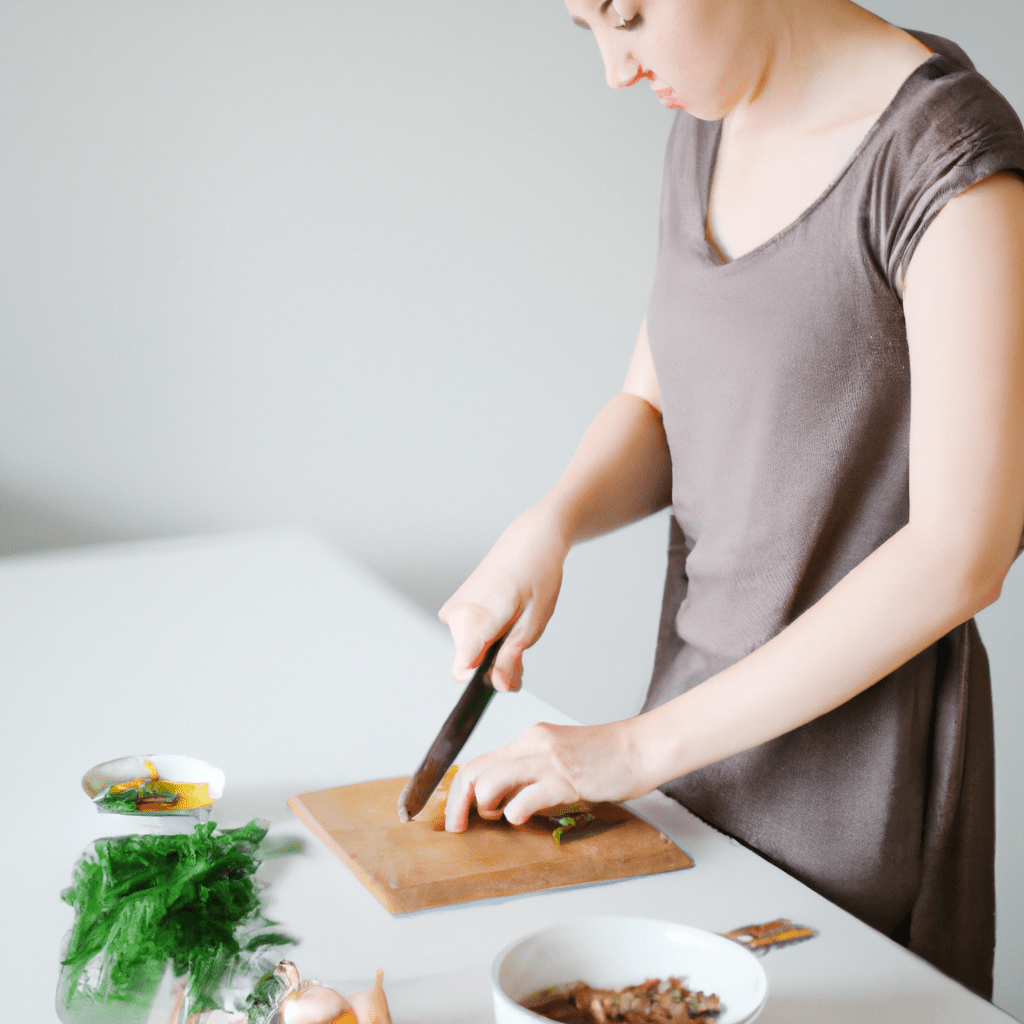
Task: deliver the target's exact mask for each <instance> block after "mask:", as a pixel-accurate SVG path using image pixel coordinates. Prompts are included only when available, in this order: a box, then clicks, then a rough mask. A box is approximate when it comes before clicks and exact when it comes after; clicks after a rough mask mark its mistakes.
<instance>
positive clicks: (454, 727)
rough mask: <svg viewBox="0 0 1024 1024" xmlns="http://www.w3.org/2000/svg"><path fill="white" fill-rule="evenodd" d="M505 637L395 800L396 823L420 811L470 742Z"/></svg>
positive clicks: (482, 664) (489, 653)
mask: <svg viewBox="0 0 1024 1024" xmlns="http://www.w3.org/2000/svg"><path fill="white" fill-rule="evenodd" d="M507 636H508V633H503V634H502V635H501V636H499V637H498V639H497V640H495V641H494V643H492V644H491V646H490V647H488V648H487V651H486V653H485V654H484V656H483V660H482V661H481V662H480V666H479V667H478V668H477V670H476V671H475V672H474V673H473V678H472V679H471V680H470V681H469V682H468V683H467V684H466V688H465V689H464V690H463V691H462V695H461V696H460V697H459V699H458V702H457V703H456V705H455V707H454V708H453V709H452V713H451V714H450V715H449V716H448V718H447V720H446V721H445V723H444V725H442V726H441V731H440V732H439V733H438V734H437V739H436V740H434V742H433V743H432V744H431V747H430V749H429V750H428V751H427V756H426V757H425V758H423V762H422V764H421V765H420V766H419V768H417V769H416V773H415V774H414V775H413V777H412V778H411V779H410V780H409V781H408V783H406V786H405V789H403V790H402V793H401V795H400V796H399V797H398V817H399V820H401V821H409V820H410V819H411V818H413V817H415V816H416V815H417V814H419V813H420V811H422V810H423V808H424V807H425V806H426V804H427V801H428V800H429V799H430V795H431V793H433V792H434V790H435V789H437V785H438V783H439V782H440V781H441V779H442V778H443V776H444V773H445V772H446V771H448V769H449V768H450V767H451V765H452V762H453V761H454V760H455V758H457V757H458V756H459V751H460V750H461V749H462V748H463V747H464V746H465V745H466V740H468V739H469V734H470V733H471V732H472V731H473V729H474V728H475V727H476V723H477V722H479V721H480V716H481V715H482V714H483V713H484V711H486V710H487V705H488V704H490V702H491V698H492V697H493V696H494V694H495V693H496V692H497V691H496V690H495V689H494V687H493V686H492V685H491V666H492V665H493V664H494V657H495V655H496V654H497V653H498V648H499V647H501V645H502V643H504V641H505V637H507Z"/></svg>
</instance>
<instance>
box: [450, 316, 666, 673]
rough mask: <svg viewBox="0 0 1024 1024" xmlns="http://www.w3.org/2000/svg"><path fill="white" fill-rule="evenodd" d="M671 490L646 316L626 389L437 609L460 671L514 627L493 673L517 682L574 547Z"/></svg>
mask: <svg viewBox="0 0 1024 1024" xmlns="http://www.w3.org/2000/svg"><path fill="white" fill-rule="evenodd" d="M671 493H672V467H671V462H670V459H669V453H668V444H667V443H666V441H665V431H664V429H663V428H662V423H661V394H660V392H659V390H658V380H657V376H656V374H655V371H654V361H653V359H652V358H651V349H650V344H649V342H648V340H647V321H646V320H644V322H643V324H641V326H640V333H639V336H638V337H637V341H636V347H635V348H634V351H633V358H632V360H631V362H630V365H629V370H628V372H627V374H626V380H625V383H624V384H623V388H622V391H621V392H620V393H619V394H617V395H616V396H615V397H614V398H613V399H612V400H611V401H610V402H608V404H607V405H605V407H604V408H603V409H602V410H601V411H600V412H599V413H598V414H597V416H596V417H595V419H594V421H593V422H592V423H591V424H590V426H589V427H588V428H587V431H586V433H585V434H584V435H583V439H582V441H581V442H580V446H579V448H578V449H577V450H576V454H575V455H574V456H573V458H572V461H571V462H570V463H569V466H568V468H567V469H566V471H565V472H564V473H563V474H562V477H561V479H560V480H559V481H558V483H557V484H556V485H555V487H554V488H553V489H552V491H551V493H550V494H548V495H547V497H546V498H544V500H543V501H541V502H540V504H538V505H536V506H534V507H533V508H532V509H530V510H529V511H528V512H525V513H524V514H523V515H521V516H520V517H519V518H518V519H517V520H516V521H515V522H514V523H512V525H511V526H510V527H509V528H508V529H507V530H506V531H505V532H504V533H503V534H502V535H501V537H500V538H499V539H498V542H497V543H496V544H495V545H494V547H493V548H491V550H490V551H489V552H488V554H487V556H486V557H485V558H484V560H483V561H482V562H481V563H480V565H479V566H477V568H476V569H475V570H474V572H473V574H472V575H471V576H470V577H469V579H467V580H466V582H465V583H463V584H462V586H461V587H459V589H458V590H457V591H456V592H455V593H454V594H453V595H452V596H451V597H450V598H449V599H448V600H447V601H446V602H445V604H444V606H443V607H442V608H441V611H440V612H439V613H438V617H439V618H440V619H441V621H442V622H443V623H445V624H446V625H447V626H448V627H449V629H450V630H451V633H452V639H453V640H454V642H455V664H454V668H453V674H454V676H455V678H456V679H468V678H469V676H470V675H471V674H472V671H473V669H474V668H475V667H476V666H477V665H478V664H479V663H480V659H481V658H482V657H483V653H484V651H485V650H486V648H487V646H488V644H490V642H491V641H492V640H494V639H495V638H497V637H499V636H501V634H502V633H504V632H505V631H506V630H507V629H508V628H509V626H511V627H512V628H511V632H510V633H509V636H508V638H507V639H506V640H505V642H504V643H503V644H502V647H501V650H500V652H499V654H498V657H497V659H496V660H495V665H494V671H493V673H492V681H493V683H494V685H495V687H496V688H497V689H499V690H518V689H519V687H520V685H521V681H522V674H523V661H522V657H523V651H524V650H526V648H527V647H530V646H532V645H533V644H534V643H536V642H537V640H538V639H539V638H540V635H541V634H542V633H543V632H544V627H545V626H546V625H547V623H548V619H550V618H551V613H552V612H553V611H554V608H555V602H556V600H557V599H558V591H559V588H560V587H561V583H562V564H563V563H564V561H565V557H566V555H567V554H568V553H569V549H570V548H571V547H572V545H573V544H575V543H576V542H577V541H581V540H587V539H588V538H590V537H596V536H598V535H599V534H602V533H608V532H609V531H611V530H614V529H616V528H617V527H619V526H624V525H625V524H626V523H631V522H634V521H635V520H637V519H642V518H643V517H645V516H648V515H650V514H651V513H652V512H656V511H658V510H659V509H662V508H664V507H665V506H666V505H668V504H669V502H670V500H671Z"/></svg>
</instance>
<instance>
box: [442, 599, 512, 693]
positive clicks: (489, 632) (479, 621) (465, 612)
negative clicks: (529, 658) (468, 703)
mask: <svg viewBox="0 0 1024 1024" xmlns="http://www.w3.org/2000/svg"><path fill="white" fill-rule="evenodd" d="M456 596H457V595H456ZM454 601H455V599H454V598H452V599H451V600H449V601H448V602H447V603H446V604H445V605H444V606H443V607H442V608H441V611H440V612H438V618H440V619H441V621H442V622H443V623H444V624H445V625H446V626H448V628H449V629H450V630H451V634H452V642H453V643H454V644H455V660H454V662H453V663H452V676H453V677H454V678H455V679H457V680H458V681H459V682H463V683H465V682H468V681H469V680H470V679H471V678H472V675H473V673H474V672H475V671H476V669H477V668H478V667H479V665H480V662H481V661H482V660H483V656H484V653H485V651H486V650H487V648H488V647H489V646H490V645H491V644H492V643H493V642H494V640H496V639H497V638H498V637H499V636H501V634H502V633H504V632H505V631H506V630H507V629H508V627H509V625H510V624H511V623H512V622H514V621H515V619H516V617H517V616H518V610H516V609H512V610H511V611H510V612H509V613H508V614H506V616H505V617H504V618H503V619H502V618H501V617H500V616H499V617H495V616H494V614H493V613H492V612H491V611H489V610H488V609H487V608H485V607H484V606H483V605H480V604H472V603H457V604H456V603H454ZM521 674H522V669H520V675H521ZM492 675H493V672H492ZM503 676H504V673H503ZM507 679H508V677H507V676H505V677H504V679H503V681H506V680H507ZM495 688H496V689H511V688H512V687H511V686H496V687H495Z"/></svg>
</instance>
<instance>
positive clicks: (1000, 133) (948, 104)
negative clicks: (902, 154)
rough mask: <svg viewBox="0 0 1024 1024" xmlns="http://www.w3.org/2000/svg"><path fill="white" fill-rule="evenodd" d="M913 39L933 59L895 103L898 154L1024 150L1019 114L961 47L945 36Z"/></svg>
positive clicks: (894, 132)
mask: <svg viewBox="0 0 1024 1024" xmlns="http://www.w3.org/2000/svg"><path fill="white" fill-rule="evenodd" d="M911 34H912V35H914V37H915V38H917V39H919V40H920V41H921V42H923V43H924V44H925V45H926V46H928V47H929V48H930V49H932V50H933V51H934V53H933V55H932V56H931V57H930V58H929V59H928V60H926V61H925V62H924V63H923V64H922V65H921V66H920V67H919V68H918V69H917V71H915V73H914V74H913V75H911V76H910V78H909V79H908V80H907V82H906V83H905V86H904V88H903V89H902V90H901V91H900V93H899V94H898V95H897V97H896V98H895V99H894V101H893V104H892V109H891V111H890V117H889V118H888V121H889V122H890V123H889V125H888V132H887V133H886V134H887V135H889V136H890V137H891V139H892V140H893V141H894V142H896V143H897V144H898V145H897V147H896V149H897V151H900V150H903V151H907V152H910V151H913V150H915V149H917V150H920V151H921V152H922V153H932V154H937V152H938V151H940V150H946V149H947V147H959V148H964V149H970V148H972V147H973V148H975V149H977V148H978V147H990V146H991V145H993V144H999V143H1002V144H1004V145H1006V146H1008V147H1009V149H1010V150H1011V151H1013V150H1014V149H1016V148H1017V147H1018V146H1024V128H1022V126H1021V120H1020V117H1019V116H1018V115H1017V112H1016V111H1015V110H1014V109H1013V107H1012V106H1011V104H1010V103H1009V102H1008V101H1007V99H1006V98H1005V97H1004V96H1003V95H1002V94H1001V93H1000V92H999V90H998V89H996V88H995V87H994V86H993V85H992V84H991V82H989V81H988V79H986V78H985V77H984V75H983V74H981V73H980V72H979V71H978V70H977V69H976V68H975V66H974V63H973V62H972V61H971V59H970V58H969V57H968V56H967V54H966V53H964V51H963V50H962V49H961V48H960V47H959V46H957V45H956V44H955V43H953V42H951V41H950V40H948V39H943V38H942V37H940V36H932V35H929V34H927V33H924V32H913V33H911Z"/></svg>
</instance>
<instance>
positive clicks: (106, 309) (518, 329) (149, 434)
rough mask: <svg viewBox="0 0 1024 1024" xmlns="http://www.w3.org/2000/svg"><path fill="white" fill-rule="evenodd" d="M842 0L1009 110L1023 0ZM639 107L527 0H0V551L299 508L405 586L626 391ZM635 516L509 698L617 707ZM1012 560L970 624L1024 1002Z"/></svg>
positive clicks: (650, 116) (639, 602)
mask: <svg viewBox="0 0 1024 1024" xmlns="http://www.w3.org/2000/svg"><path fill="white" fill-rule="evenodd" d="M869 6H871V7H872V9H874V10H876V11H877V12H878V13H880V14H881V15H883V16H884V17H887V18H889V19H890V20H892V21H894V22H896V23H898V24H901V25H904V26H907V27H914V28H922V29H926V30H929V31H933V32H937V33H939V34H945V35H947V36H949V37H950V38H953V39H955V40H957V41H958V42H959V43H960V44H961V45H962V46H964V48H965V49H966V50H967V51H968V53H970V54H971V55H972V56H973V57H974V59H975V61H976V62H977V64H978V65H979V67H980V68H981V70H982V71H983V72H985V73H986V74H987V75H988V76H989V78H990V79H991V80H992V81H993V82H994V83H995V84H996V85H997V87H998V88H1000V89H1001V90H1002V91H1003V92H1004V93H1005V94H1006V95H1007V96H1008V98H1009V99H1010V100H1011V102H1013V103H1014V105H1015V106H1016V107H1017V109H1018V110H1022V109H1024V72H1022V71H1021V64H1020V61H1019V56H1018V53H1019V43H1020V40H1021V39H1022V38H1024V2H1022V0H979V2H977V3H971V4H969V3H967V2H966V0H956V2H952V0H942V2H939V0H930V2H927V3H926V2H924V0H914V2H910V0H903V2H900V0H886V2H884V3H883V2H879V3H877V4H874V5H872V4H869ZM669 123H670V115H668V114H667V112H665V111H664V110H662V109H660V107H659V105H658V104H657V103H656V101H654V99H653V98H652V97H651V96H650V94H649V92H648V90H647V89H646V88H641V89H634V90H629V91H627V92H625V93H613V92H612V91H611V90H608V89H607V88H606V87H605V85H604V82H603V73H602V69H601V67H600V64H599V61H598V58H597V54H596V52H595V49H594V46H593V40H592V38H591V37H590V36H589V35H588V34H587V33H585V32H581V31H579V30H578V29H576V28H574V27H572V26H571V24H570V23H569V20H568V18H567V16H566V14H565V11H564V8H563V7H562V5H561V4H560V3H559V2H558V0H517V2H516V3H514V4H496V3H487V2H479V0H478V2H468V0H463V2H455V0H436V2H433V3H430V4H411V3H394V2H392V3H377V4H373V5H371V6H369V7H368V6H367V5H365V4H361V5H356V4H352V3H348V2H345V0H302V2H299V3H285V2H284V0H245V2H242V0H221V2H219V3H216V4H210V3H200V2H198V0H177V2H176V3H173V4H169V3H166V2H157V0H117V2H113V0H75V2H53V0H50V2H40V0H0V138H2V140H3V141H2V146H0V551H3V552H5V553H8V554H11V553H16V552H19V551H27V550H36V549H40V548H47V547H55V546H62V545H69V544H78V543H87V542H91V541H97V540H106V539H121V538H131V537H144V536H156V535H163V534H181V533H190V532H196V531H211V530H212V531H216V530H228V529H238V528H246V527H259V526H269V525H281V524H287V525H299V526H306V527H309V528H311V529H312V530H314V531H316V532H317V533H319V534H321V535H323V536H325V537H327V538H329V539H331V540H333V541H334V542H335V543H336V544H338V545H339V546H341V547H343V548H345V549H347V550H348V551H350V552H351V553H353V554H355V555H356V556H357V557H358V558H360V559H361V560H362V561H363V562H365V563H366V564H367V565H368V566H370V567H371V568H373V569H375V570H376V571H377V572H379V573H381V574H382V575H383V576H385V577H386V578H388V579H389V580H390V581H392V582H393V583H394V584H395V585H396V586H398V587H400V588H401V589H402V590H404V591H405V592H406V593H408V594H409V595H411V596H412V597H413V598H415V599H416V600H418V601H419V602H420V603H421V604H422V605H423V606H424V607H427V608H429V609H431V610H434V609H436V607H437V606H438V605H439V604H440V603H441V602H442V601H443V600H444V598H445V597H446V596H447V594H448V593H449V592H450V590H451V589H452V588H454V586H456V585H457V584H458V583H459V582H460V581H461V579H462V578H463V576H464V575H465V574H466V573H467V572H468V571H469V570H470V569H471V568H472V567H473V565H474V564H475V563H476V561H477V560H478V559H479V558H480V557H481V556H482V555H483V553H484V552H485V551H486V550H487V548H488V546H489V545H490V543H491V542H492V541H493V539H494V538H495V537H496V536H497V534H498V533H499V532H500V531H501V529H502V528H503V527H504V525H505V524H506V523H507V521H508V520H509V519H510V518H511V517H512V516H514V515H515V514H516V513H517V512H519V511H521V510H522V509H523V508H525V507H527V506H529V505H530V504H532V503H533V502H534V501H536V500H537V499H538V498H539V497H540V496H541V495H542V494H543V493H544V492H545V491H546V489H547V488H548V487H549V486H550V484H551V483H552V482H553V481H554V479H555V478H556V477H557V475H558V473H559V472H560V470H561V468H562V467H563V466H564V464H565V462H566V461H567V459H568V458H569V456H570V455H571V453H572V451H573V449H574V447H575V445H576V442H577V440H578V437H579V435H580V433H581V432H582V430H583V429H584V427H585V426H586V424H587V423H588V422H589V419H590V418H591V416H592V415H593V414H594V412H595V411H596V410H597V409H598V408H599V407H600V405H601V404H602V403H603V402H604V401H605V400H606V398H607V397H608V396H609V395H610V394H611V393H613V392H614V391H615V390H616V389H617V388H618V386H619V384H620V383H621V379H622V375H623V373H624V371H625V367H626V364H627V362H628V358H629V353H630V351H631V348H632V344H633V340H634V338H635V335H636V330H637V327H638V326H639V322H640V319H641V317H642V316H643V312H644V308H645V305H646V300H647V291H648V288H649V282H650V278H651V273H652V269H653V261H654V246H655V241H656V235H657V208H658V196H659V187H660V174H661V161H662V153H663V147H664V141H665V136H666V133H667V131H668V127H669ZM666 532H667V523H666V520H665V518H664V517H663V516H659V517H655V518H654V519H652V520H650V521H648V522H646V523H643V524H640V525H639V526H637V527H635V528H631V529H630V530H627V531H621V532H620V533H618V534H615V535H613V536H612V537H609V538H605V539H603V540H601V541H596V542H592V543H590V544H587V545H584V546H583V547H581V548H580V549H578V550H577V551H574V552H573V554H572V555H571V556H570V560H569V564H568V567H567V575H566V583H565V586H564V591H563V597H562V601H561V607H560V610H559V613H558V614H557V615H556V618H555V620H554V621H553V623H552V626H551V629H550V631H549V634H548V635H547V636H546V637H545V638H544V639H543V640H542V641H541V643H540V644H539V645H538V647H537V649H536V650H535V651H534V652H532V658H530V660H529V661H528V665H527V683H528V685H530V686H531V688H532V689H534V690H535V692H537V693H538V694H539V695H541V696H543V697H545V698H547V699H548V700H550V701H551V702H553V703H555V704H558V705H559V706H561V707H563V708H564V709H565V710H567V711H569V712H570V713H572V714H574V715H576V716H577V717H578V718H581V719H583V720H598V719H602V718H611V717H617V716H623V715H627V714H630V713H631V712H632V711H634V710H635V709H636V707H637V705H638V702H639V699H640V697H641V696H642V693H643V689H644V686H645V683H646V676H647V674H648V672H649V670H650V661H651V656H652V652H653V645H654V634H655V626H656V620H657V609H658V603H659V598H660V588H661V574H662V572H663V566H664V558H663V548H664V540H665V535H666ZM1020 575H1021V570H1020V569H1019V568H1018V569H1017V570H1015V572H1014V573H1013V574H1011V577H1010V580H1009V581H1008V584H1007V587H1006V594H1005V596H1004V598H1003V599H1002V601H1001V602H999V603H998V604H997V605H995V606H994V607H993V608H992V609H990V610H988V611H986V612H985V614H984V615H983V616H982V629H983V632H984V634H985V637H986V639H987V640H988V642H989V645H990V649H991V653H992V658H993V664H994V670H995V687H996V710H997V723H998V730H999V732H998V741H999V745H1000V747H999V773H1000V779H999V785H1000V789H999V799H1000V839H999V898H1000V922H999V924H1000V931H999V936H1000V948H999V963H998V987H997V1001H998V1002H999V1003H1000V1005H1003V1006H1004V1007H1006V1008H1007V1009H1009V1010H1011V1011H1012V1012H1014V1013H1015V1014H1016V1015H1017V1016H1018V1017H1024V991H1022V982H1021V972H1020V968H1019V962H1020V950H1021V949H1022V948H1024V896H1022V895H1021V894H1020V892H1019V891H1018V890H1019V889H1020V887H1021V886H1020V883H1021V880H1022V877H1024V834H1022V833H1024V824H1022V821H1024V788H1022V783H1021V779H1022V777H1024V757H1022V754H1021V749H1020V743H1019V741H1018V739H1017V734H1018V733H1019V731H1020V725H1021V722H1022V721H1024V700H1022V696H1021V693H1022V689H1021V676H1022V672H1021V668H1020V654H1019V652H1020V650H1021V636H1020V633H1021V628H1020V623H1021V621H1022V620H1021V613H1022V611H1024V585H1022V581H1021V579H1020V578H1019V577H1020Z"/></svg>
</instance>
